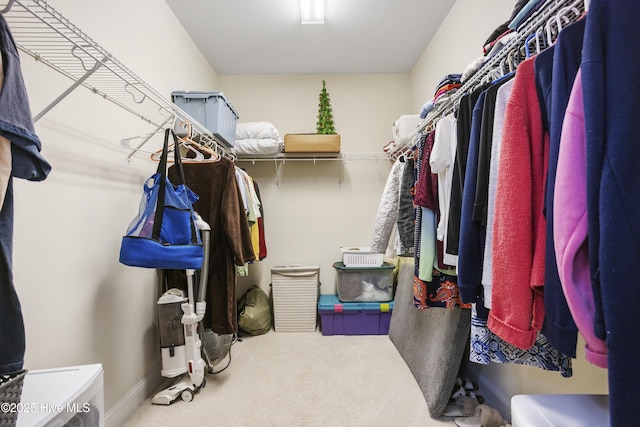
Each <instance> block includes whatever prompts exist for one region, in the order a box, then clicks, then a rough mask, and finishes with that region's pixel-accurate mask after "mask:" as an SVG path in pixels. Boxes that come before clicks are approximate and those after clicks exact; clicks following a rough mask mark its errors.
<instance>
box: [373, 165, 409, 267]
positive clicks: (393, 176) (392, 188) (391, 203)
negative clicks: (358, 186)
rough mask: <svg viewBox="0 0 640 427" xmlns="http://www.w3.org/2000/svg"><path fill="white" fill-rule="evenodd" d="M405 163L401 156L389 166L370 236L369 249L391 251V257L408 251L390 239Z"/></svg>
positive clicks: (395, 219) (395, 224) (395, 218)
mask: <svg viewBox="0 0 640 427" xmlns="http://www.w3.org/2000/svg"><path fill="white" fill-rule="evenodd" d="M405 165H406V162H405V160H404V158H401V159H398V160H396V161H395V162H394V163H393V166H392V167H391V172H389V176H387V181H386V183H385V186H384V190H383V192H382V197H381V199H380V204H379V205H378V210H377V212H376V219H375V222H374V227H373V235H372V237H371V250H372V251H373V252H378V253H391V255H392V256H391V258H395V256H396V254H397V255H401V256H404V252H406V253H408V251H405V250H402V249H400V248H397V247H396V244H395V241H393V240H392V239H391V236H392V234H393V230H394V229H395V230H397V220H398V210H399V209H400V192H401V180H402V176H403V173H404V168H405ZM389 248H391V249H389Z"/></svg>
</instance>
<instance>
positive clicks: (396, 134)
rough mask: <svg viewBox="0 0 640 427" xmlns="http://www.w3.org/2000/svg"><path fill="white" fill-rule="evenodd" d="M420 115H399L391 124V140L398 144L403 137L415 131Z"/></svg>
mask: <svg viewBox="0 0 640 427" xmlns="http://www.w3.org/2000/svg"><path fill="white" fill-rule="evenodd" d="M420 121H421V120H420V116H418V115H409V116H400V118H399V119H398V120H396V121H395V122H394V123H393V125H392V126H391V133H392V134H393V140H394V141H395V143H396V144H399V143H400V142H401V141H402V140H403V139H405V138H406V137H407V136H409V135H410V134H411V132H413V131H415V130H416V128H417V127H418V125H419V124H420Z"/></svg>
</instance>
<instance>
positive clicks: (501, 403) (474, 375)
mask: <svg viewBox="0 0 640 427" xmlns="http://www.w3.org/2000/svg"><path fill="white" fill-rule="evenodd" d="M467 374H468V375H469V378H470V379H472V380H473V381H475V382H476V384H477V385H478V392H479V393H478V394H480V395H481V396H482V397H484V399H485V403H486V404H487V405H489V406H491V407H493V408H495V409H497V410H498V411H500V414H501V415H502V417H503V418H505V419H507V420H511V398H510V397H509V396H507V395H506V394H505V393H504V391H503V390H502V389H501V388H500V387H498V386H497V385H496V384H495V383H494V382H493V381H491V380H490V379H489V378H488V377H487V376H486V375H483V373H482V372H479V370H478V369H473V364H469V365H468V366H467Z"/></svg>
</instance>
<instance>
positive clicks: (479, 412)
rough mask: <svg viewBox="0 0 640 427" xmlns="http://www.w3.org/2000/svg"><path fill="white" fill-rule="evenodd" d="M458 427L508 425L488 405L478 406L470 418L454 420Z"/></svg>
mask: <svg viewBox="0 0 640 427" xmlns="http://www.w3.org/2000/svg"><path fill="white" fill-rule="evenodd" d="M456 424H457V425H458V427H501V426H505V425H507V424H508V421H507V420H505V419H504V418H502V415H500V412H498V410H497V409H494V408H492V407H491V406H489V405H484V404H481V405H478V406H477V407H476V409H475V412H474V413H473V415H472V416H470V417H458V418H456Z"/></svg>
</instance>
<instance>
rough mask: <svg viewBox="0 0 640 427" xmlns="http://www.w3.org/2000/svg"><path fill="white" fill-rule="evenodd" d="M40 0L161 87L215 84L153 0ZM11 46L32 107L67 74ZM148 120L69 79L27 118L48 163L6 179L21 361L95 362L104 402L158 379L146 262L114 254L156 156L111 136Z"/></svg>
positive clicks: (135, 130) (146, 128)
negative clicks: (133, 150) (10, 182)
mask: <svg viewBox="0 0 640 427" xmlns="http://www.w3.org/2000/svg"><path fill="white" fill-rule="evenodd" d="M50 4H51V6H53V7H54V8H56V9H57V10H58V11H59V12H61V13H62V14H63V15H64V16H66V17H67V18H69V19H70V20H71V22H73V23H74V24H75V25H76V26H77V27H78V28H80V29H81V30H83V31H84V32H85V33H87V34H88V35H89V36H90V37H91V38H93V39H94V40H95V41H96V42H98V43H99V44H101V45H102V46H103V47H104V48H105V49H106V50H108V51H109V52H111V53H112V54H113V55H114V56H115V57H116V58H117V59H119V60H120V61H121V62H122V63H124V64H125V66H127V67H128V68H130V69H131V70H132V71H133V72H134V73H136V74H137V75H139V76H140V77H142V78H143V79H145V80H146V81H147V82H148V83H149V84H150V85H151V86H152V87H154V88H155V89H156V90H158V91H159V92H160V93H162V94H166V96H167V98H169V97H170V94H171V91H172V90H176V89H195V88H199V89H201V90H215V89H216V87H217V86H216V85H217V82H216V73H215V70H214V69H213V68H212V67H211V66H210V65H209V64H208V63H207V62H206V61H205V60H204V58H203V56H202V55H201V53H200V51H199V50H198V49H196V47H195V46H194V44H193V43H192V41H191V40H190V39H189V38H188V37H187V35H186V32H185V31H184V29H183V28H182V27H181V26H180V25H179V23H178V22H177V20H176V19H175V17H174V15H173V13H172V12H171V10H170V9H169V8H168V7H167V5H166V4H165V3H164V2H158V1H153V0H141V1H136V2H130V1H126V0H115V1H110V2H91V6H90V7H87V5H85V4H84V3H82V2H77V1H73V0H52V1H50ZM21 58H22V69H23V75H24V80H25V83H26V86H27V91H28V94H29V99H30V102H31V107H32V111H33V112H34V114H36V113H38V112H39V111H41V110H42V109H43V108H44V107H45V106H46V105H48V104H49V103H50V102H51V101H52V100H53V99H55V98H56V97H57V96H58V95H59V94H60V93H62V92H63V90H65V89H66V88H67V87H68V86H70V85H71V83H72V82H71V81H70V80H69V79H67V78H65V77H62V76H61V75H59V74H58V73H57V72H55V71H53V70H51V69H50V68H48V67H47V66H45V65H43V64H42V63H38V62H35V61H34V60H32V59H31V58H30V57H29V56H27V55H25V54H21ZM185 63H189V64H193V66H192V67H185V66H184V65H183V64H185ZM153 130H154V127H153V126H151V125H149V124H148V123H146V122H144V121H142V120H140V119H139V118H137V117H135V116H133V115H132V114H130V113H129V112H126V111H124V110H122V109H120V108H119V107H117V106H115V105H114V104H112V103H110V102H108V101H105V100H104V99H102V98H100V97H99V96H96V95H94V94H93V93H91V92H90V91H88V90H86V89H85V88H82V87H81V88H78V89H77V90H76V91H74V92H73V93H72V94H71V95H69V96H68V97H67V98H65V99H64V100H63V101H62V102H61V103H60V104H59V105H58V106H56V107H54V108H53V109H52V110H51V111H50V112H49V113H48V114H47V115H45V116H44V117H43V118H42V119H41V120H39V121H38V122H37V123H36V131H37V133H38V135H39V136H40V139H41V140H42V145H43V150H42V152H43V154H44V156H45V157H46V158H47V160H49V162H50V163H51V164H52V167H53V170H52V172H51V174H50V175H49V177H48V178H47V179H46V180H45V181H43V182H37V183H34V182H26V181H23V180H16V181H15V185H14V188H15V228H14V254H13V261H14V279H15V286H16V289H17V292H18V295H19V298H20V300H21V303H22V308H23V313H24V318H25V326H26V339H27V350H26V356H25V367H26V368H27V369H30V370H34V369H46V368H55V367H64V366H72V365H80V364H91V363H102V364H103V366H104V370H105V406H106V409H109V408H111V407H112V406H113V405H114V404H116V403H117V402H118V401H120V399H122V398H123V396H125V394H126V393H128V392H129V391H130V390H132V388H134V387H135V386H136V385H137V384H139V383H140V381H142V380H144V379H145V377H147V375H149V376H151V377H157V378H158V379H159V351H158V347H159V342H158V338H157V336H158V334H157V329H156V327H155V323H156V312H155V302H156V299H157V289H156V287H157V284H156V283H157V280H156V274H155V271H153V270H146V269H140V268H133V267H126V266H124V265H121V264H119V262H118V254H119V248H120V239H121V236H122V234H123V233H124V231H125V229H126V227H127V225H128V224H129V221H131V219H132V218H133V217H134V215H135V214H136V213H137V208H138V204H139V201H140V196H141V192H142V183H143V181H144V179H145V178H146V177H148V176H149V175H151V174H152V173H153V172H154V170H155V168H156V167H157V165H156V164H155V163H153V162H151V161H150V160H147V157H146V155H145V156H136V157H135V158H134V162H133V163H132V164H131V165H127V163H126V155H127V154H128V151H126V150H125V149H123V148H121V147H120V145H119V144H120V140H121V139H122V138H127V137H132V136H135V135H139V134H142V133H146V132H151V131H153ZM153 385H154V386H155V384H153ZM146 391H147V392H150V391H151V390H146Z"/></svg>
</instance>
